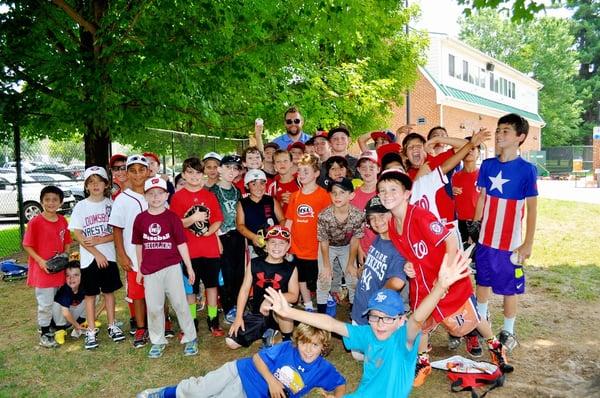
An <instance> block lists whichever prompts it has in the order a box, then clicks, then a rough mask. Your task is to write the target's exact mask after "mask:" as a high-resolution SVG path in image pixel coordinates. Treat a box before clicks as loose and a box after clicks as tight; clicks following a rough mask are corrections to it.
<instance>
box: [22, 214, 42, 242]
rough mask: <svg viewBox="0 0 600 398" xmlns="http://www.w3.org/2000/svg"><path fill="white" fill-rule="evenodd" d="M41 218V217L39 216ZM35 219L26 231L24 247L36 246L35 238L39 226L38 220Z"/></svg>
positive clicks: (30, 222)
mask: <svg viewBox="0 0 600 398" xmlns="http://www.w3.org/2000/svg"><path fill="white" fill-rule="evenodd" d="M37 217H41V216H37ZM37 217H35V218H33V219H32V220H31V221H29V223H28V224H27V229H26V230H25V235H24V236H23V246H30V247H32V246H35V241H36V239H35V237H36V235H37V234H36V228H37V224H38V218H37Z"/></svg>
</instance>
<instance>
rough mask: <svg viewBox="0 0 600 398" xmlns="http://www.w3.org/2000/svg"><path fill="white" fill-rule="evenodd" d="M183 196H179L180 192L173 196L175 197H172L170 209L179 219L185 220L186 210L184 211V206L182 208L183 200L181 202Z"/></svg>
mask: <svg viewBox="0 0 600 398" xmlns="http://www.w3.org/2000/svg"><path fill="white" fill-rule="evenodd" d="M180 197H181V195H180V194H179V192H175V193H174V194H173V196H172V197H171V203H170V204H169V209H170V210H171V211H172V212H173V213H175V215H176V216H177V217H179V218H180V219H181V218H183V215H184V214H185V210H183V208H182V206H181V200H180Z"/></svg>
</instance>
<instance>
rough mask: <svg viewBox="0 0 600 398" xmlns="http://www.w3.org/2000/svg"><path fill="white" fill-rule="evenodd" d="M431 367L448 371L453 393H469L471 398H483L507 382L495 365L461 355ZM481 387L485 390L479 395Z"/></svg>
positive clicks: (437, 362) (435, 363) (438, 362)
mask: <svg viewBox="0 0 600 398" xmlns="http://www.w3.org/2000/svg"><path fill="white" fill-rule="evenodd" d="M431 366H432V367H434V368H436V369H441V370H445V371H446V374H447V376H448V378H449V379H450V381H451V385H450V389H451V390H452V392H461V391H469V392H470V393H471V398H483V397H485V396H486V395H487V393H488V392H490V391H491V390H493V389H494V388H497V387H501V386H503V385H504V381H505V375H504V373H502V371H501V369H500V368H499V367H498V366H496V365H495V364H493V363H490V362H477V361H473V360H471V359H468V358H464V357H462V356H460V355H455V356H453V357H450V358H447V359H443V360H440V361H435V362H432V363H431ZM480 387H481V388H484V390H483V391H482V392H481V394H478V393H477V392H476V391H475V389H476V388H480Z"/></svg>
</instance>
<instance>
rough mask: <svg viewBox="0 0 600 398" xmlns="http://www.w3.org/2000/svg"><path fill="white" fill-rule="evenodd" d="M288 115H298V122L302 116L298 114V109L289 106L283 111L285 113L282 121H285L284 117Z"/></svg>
mask: <svg viewBox="0 0 600 398" xmlns="http://www.w3.org/2000/svg"><path fill="white" fill-rule="evenodd" d="M288 113H297V114H298V115H300V120H302V114H301V113H300V109H298V107H296V106H290V107H289V108H287V109H286V110H285V113H284V114H283V120H285V117H286V116H287V115H288Z"/></svg>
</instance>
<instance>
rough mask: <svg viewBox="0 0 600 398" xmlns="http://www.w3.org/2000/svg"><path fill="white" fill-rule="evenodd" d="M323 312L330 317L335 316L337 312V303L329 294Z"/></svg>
mask: <svg viewBox="0 0 600 398" xmlns="http://www.w3.org/2000/svg"><path fill="white" fill-rule="evenodd" d="M325 313H326V314H327V315H329V316H330V317H332V318H335V314H336V313H337V303H336V302H335V300H334V299H333V297H331V294H329V295H328V296H327V309H326V310H325Z"/></svg>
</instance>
